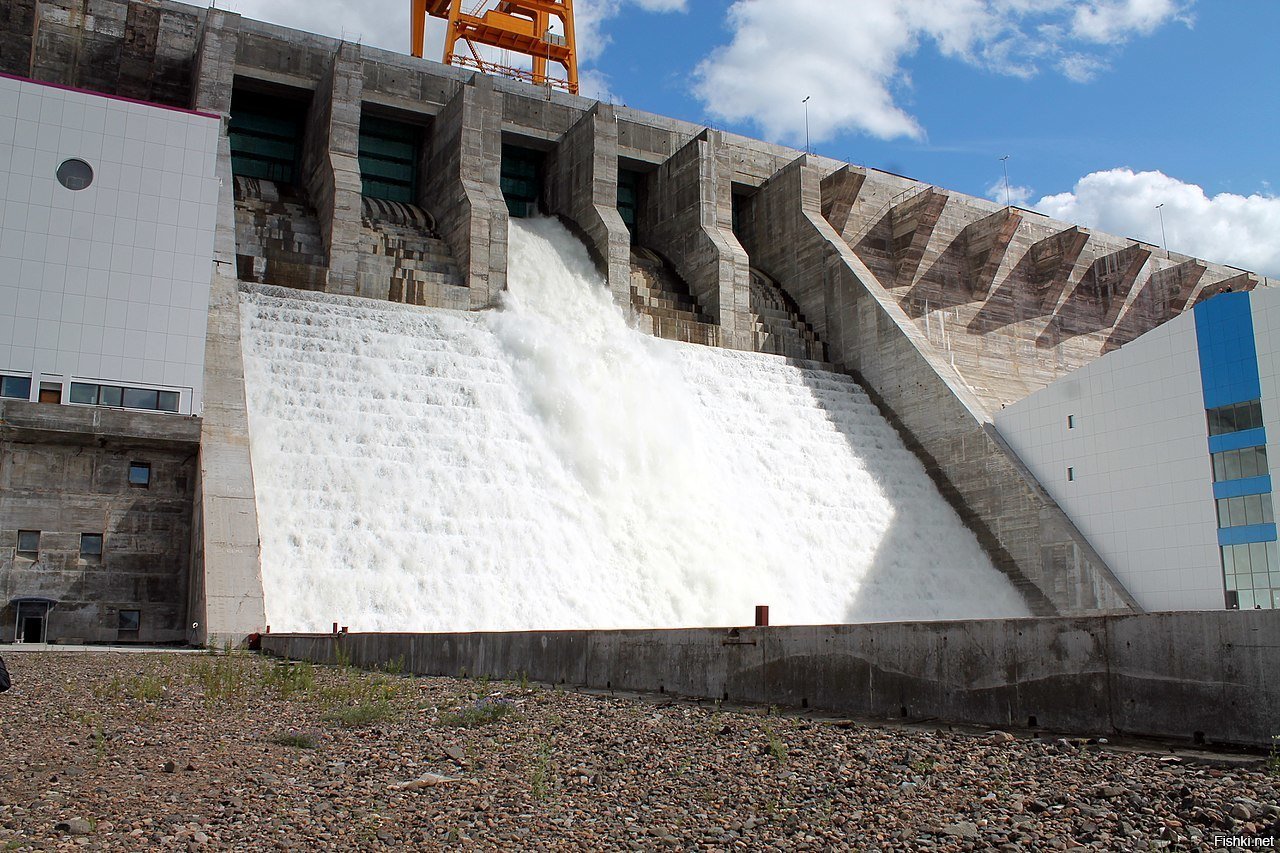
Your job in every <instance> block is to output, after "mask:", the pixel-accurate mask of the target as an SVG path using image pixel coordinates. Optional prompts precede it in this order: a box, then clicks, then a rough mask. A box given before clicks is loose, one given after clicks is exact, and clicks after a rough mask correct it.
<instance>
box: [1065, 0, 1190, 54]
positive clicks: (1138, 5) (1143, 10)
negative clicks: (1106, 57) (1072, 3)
mask: <svg viewBox="0 0 1280 853" xmlns="http://www.w3.org/2000/svg"><path fill="white" fill-rule="evenodd" d="M1170 19H1178V20H1183V21H1186V22H1187V23H1190V19H1189V18H1188V17H1187V14H1186V11H1185V10H1184V9H1183V8H1182V4H1181V3H1180V2H1178V0H1101V2H1094V3H1088V4H1085V5H1082V6H1080V7H1079V8H1078V9H1076V12H1075V16H1074V18H1073V19H1072V21H1071V29H1072V32H1073V33H1074V34H1075V35H1076V36H1077V37H1079V38H1081V39H1084V40H1086V41H1092V42H1097V43H1099V44H1114V43H1116V42H1121V41H1124V40H1126V39H1127V38H1129V36H1130V35H1131V34H1135V33H1136V34H1138V35H1150V34H1151V33H1152V32H1153V31H1154V30H1155V29H1156V28H1157V27H1159V26H1160V25H1161V24H1163V23H1164V22H1165V21H1168V20H1170Z"/></svg>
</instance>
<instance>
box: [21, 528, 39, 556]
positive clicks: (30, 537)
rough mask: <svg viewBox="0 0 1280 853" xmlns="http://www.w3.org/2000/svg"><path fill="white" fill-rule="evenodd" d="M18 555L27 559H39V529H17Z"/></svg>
mask: <svg viewBox="0 0 1280 853" xmlns="http://www.w3.org/2000/svg"><path fill="white" fill-rule="evenodd" d="M18 556H19V557H26V558H27V559H28V560H38V559H40V531H39V530H19V531H18Z"/></svg>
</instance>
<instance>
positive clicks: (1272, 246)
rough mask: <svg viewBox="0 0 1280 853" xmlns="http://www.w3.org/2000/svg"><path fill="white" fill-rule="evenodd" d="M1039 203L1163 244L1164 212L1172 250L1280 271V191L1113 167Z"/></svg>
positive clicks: (1059, 215)
mask: <svg viewBox="0 0 1280 853" xmlns="http://www.w3.org/2000/svg"><path fill="white" fill-rule="evenodd" d="M1158 204H1163V205H1164V207H1163V209H1162V211H1157V210H1156V205H1158ZM1035 209H1036V210H1039V211H1041V212H1043V213H1045V214H1048V215H1049V216H1052V217H1054V218H1055V219H1062V220H1065V221H1067V222H1078V223H1080V224H1082V225H1086V226H1088V227H1091V228H1096V229H1098V230H1100V231H1105V232H1107V233H1111V234H1117V235H1121V236H1125V237H1134V238H1137V239H1140V240H1144V241H1146V242H1148V243H1152V244H1154V245H1157V246H1159V245H1161V243H1162V239H1163V238H1162V236H1161V233H1160V215H1161V212H1163V214H1164V230H1165V234H1166V235H1167V237H1168V241H1169V249H1170V251H1174V252H1181V253H1183V254H1187V255H1193V256H1195V257H1198V258H1204V259H1205V260H1208V261H1216V262H1218V263H1226V264H1231V265H1233V266H1238V267H1243V268H1244V269H1249V270H1254V271H1256V272H1259V273H1261V274H1263V275H1268V276H1280V239H1277V236H1276V235H1280V197H1277V196H1274V195H1262V194H1259V193H1255V194H1253V195H1248V196H1243V195H1236V194H1234V193H1220V194H1218V195H1215V196H1209V195H1206V193H1205V191H1204V190H1203V189H1202V188H1201V187H1199V186H1197V185H1196V184H1188V183H1184V182H1182V181H1179V180H1178V179H1176V178H1171V177H1169V176H1168V175H1165V174H1163V173H1161V172H1134V171H1132V170H1130V169H1110V170H1107V171H1104V172H1093V173H1092V174H1089V175H1085V176H1084V177H1083V178H1081V179H1080V180H1079V181H1077V182H1076V185H1075V187H1074V188H1073V189H1072V191H1071V192H1066V193H1060V194H1058V195H1051V196H1045V197H1044V198H1042V199H1040V201H1038V202H1037V203H1036V204H1035Z"/></svg>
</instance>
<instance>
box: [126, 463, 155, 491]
mask: <svg viewBox="0 0 1280 853" xmlns="http://www.w3.org/2000/svg"><path fill="white" fill-rule="evenodd" d="M129 485H131V486H137V487H139V488H142V489H148V488H150V487H151V463H150V462H130V463H129Z"/></svg>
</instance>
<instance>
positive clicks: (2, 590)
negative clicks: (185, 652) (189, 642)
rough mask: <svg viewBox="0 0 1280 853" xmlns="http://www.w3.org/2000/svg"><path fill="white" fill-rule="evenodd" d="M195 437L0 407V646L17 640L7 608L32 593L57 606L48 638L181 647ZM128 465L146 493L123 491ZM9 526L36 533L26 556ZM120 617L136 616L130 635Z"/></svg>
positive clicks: (124, 420) (142, 416)
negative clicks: (96, 543) (90, 548)
mask: <svg viewBox="0 0 1280 853" xmlns="http://www.w3.org/2000/svg"><path fill="white" fill-rule="evenodd" d="M199 439H200V421H199V419H198V418H191V417H181V416H177V415H161V414H155V413H151V412H136V411H125V410H121V409H99V408H90V407H80V406H59V405H47V404H40V403H27V402H17V401H12V400H0V640H3V641H5V642H11V641H13V640H14V639H15V637H16V636H17V635H18V634H20V633H21V630H20V629H19V627H18V626H16V625H15V617H16V615H17V612H16V608H15V606H14V605H13V604H12V603H11V602H12V601H13V600H14V599H18V598H33V597H34V598H44V599H50V600H52V601H55V602H57V603H56V604H55V605H54V606H53V607H52V609H51V610H50V611H49V613H48V621H47V625H46V628H45V630H46V639H48V640H50V641H59V640H64V641H65V640H72V641H79V642H93V643H101V642H117V641H126V642H127V641H133V642H151V643H165V642H175V641H178V642H180V641H183V640H185V639H186V619H187V579H188V577H189V576H190V548H191V544H190V543H191V519H192V494H193V491H194V480H195V457H196V452H197V445H198V442H199ZM135 462H138V463H144V464H146V465H149V466H150V472H151V481H150V484H149V485H148V486H146V487H145V488H144V487H140V486H134V485H131V484H130V483H129V468H130V465H131V464H132V463H135ZM20 530H29V531H37V532H38V533H39V549H38V551H37V553H36V554H35V555H34V556H32V555H21V554H19V553H18V552H17V545H18V531H20ZM82 534H92V535H98V536H101V537H102V540H101V542H102V553H101V554H100V555H82V554H81V536H82ZM122 610H136V611H138V613H139V615H140V621H139V625H138V630H137V632H136V633H131V632H121V631H120V630H119V629H120V617H119V613H120V611H122ZM36 612H38V613H41V614H42V613H43V612H44V611H43V608H42V607H37V608H36ZM27 615H30V614H27ZM26 639H27V641H32V640H33V638H32V637H30V636H28V637H26Z"/></svg>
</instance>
